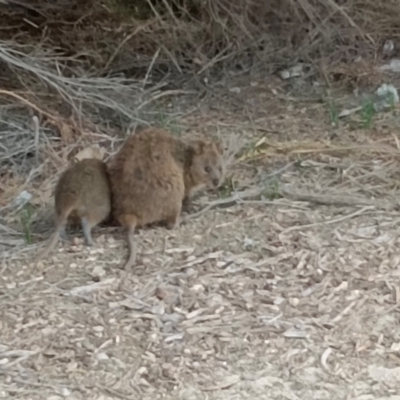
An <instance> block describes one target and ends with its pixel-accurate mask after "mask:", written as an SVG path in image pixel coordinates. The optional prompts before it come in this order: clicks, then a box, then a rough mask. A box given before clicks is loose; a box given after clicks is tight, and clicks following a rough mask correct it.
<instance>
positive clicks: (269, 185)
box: [262, 177, 282, 201]
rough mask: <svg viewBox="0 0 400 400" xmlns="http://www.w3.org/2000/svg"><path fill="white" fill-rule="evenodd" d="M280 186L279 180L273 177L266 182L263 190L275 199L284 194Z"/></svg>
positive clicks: (268, 196)
mask: <svg viewBox="0 0 400 400" xmlns="http://www.w3.org/2000/svg"><path fill="white" fill-rule="evenodd" d="M279 188H280V185H279V180H278V179H277V178H276V177H272V178H270V179H268V181H267V182H266V185H265V189H264V190H263V192H262V195H263V196H264V197H265V198H267V199H268V200H271V201H272V200H275V199H280V198H281V197H282V195H281V193H280V189H279Z"/></svg>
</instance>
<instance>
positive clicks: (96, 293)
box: [0, 110, 400, 400]
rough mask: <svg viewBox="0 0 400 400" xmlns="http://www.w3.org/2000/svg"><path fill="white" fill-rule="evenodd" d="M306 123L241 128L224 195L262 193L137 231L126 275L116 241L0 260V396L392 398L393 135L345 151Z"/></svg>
mask: <svg viewBox="0 0 400 400" xmlns="http://www.w3.org/2000/svg"><path fill="white" fill-rule="evenodd" d="M309 115H310V114H309V113H308V112H304V110H300V111H299V112H298V113H297V114H296V116H295V117H293V118H297V119H292V120H290V119H288V118H280V117H279V116H277V115H274V116H269V117H265V118H264V120H261V119H258V120H256V121H255V122H254V121H253V124H254V123H256V124H257V126H262V127H263V128H265V130H266V132H261V131H260V130H257V129H253V130H252V131H251V132H252V134H251V135H250V134H249V135H248V136H246V142H245V147H244V148H246V149H253V153H251V151H250V150H249V152H248V158H246V157H244V158H243V159H242V160H241V161H237V163H236V164H235V166H234V167H232V170H231V172H232V174H233V177H234V179H233V182H234V183H235V184H234V185H232V186H234V190H233V191H236V192H240V193H242V192H243V191H244V190H250V189H251V190H256V191H257V190H258V191H259V192H260V189H262V190H261V191H262V192H263V196H261V197H260V196H257V197H243V198H242V201H241V202H240V203H239V204H233V205H232V204H227V205H226V206H225V207H214V208H212V209H211V210H208V211H207V212H205V213H203V214H201V215H200V216H199V217H197V218H193V219H191V220H189V221H188V222H187V223H185V224H183V225H182V226H181V227H179V228H178V229H176V230H174V231H167V230H165V229H163V228H162V227H159V228H152V229H145V230H142V231H140V232H139V233H138V236H137V238H138V242H139V247H140V250H139V259H138V265H137V266H136V268H135V270H134V271H133V272H132V273H126V272H125V271H123V270H121V264H122V262H123V260H124V259H125V257H126V243H125V240H124V236H123V235H122V233H121V232H120V231H119V230H116V231H113V232H110V230H107V229H101V228H99V229H97V230H96V231H95V233H94V235H93V236H94V239H95V240H96V245H95V247H93V248H91V249H88V248H86V247H84V246H83V244H82V237H81V234H80V233H78V234H76V237H77V238H78V240H77V239H75V240H74V244H72V243H67V244H61V243H60V244H59V245H58V246H57V249H56V250H55V251H54V252H53V254H52V255H51V256H49V257H48V259H46V260H43V262H42V263H40V264H39V265H38V266H37V267H35V266H33V265H32V264H30V263H29V261H30V260H31V258H32V256H33V255H34V253H35V251H36V249H37V246H36V245H35V246H27V247H25V248H24V249H23V250H21V249H19V250H18V251H14V250H13V251H11V250H10V251H7V252H5V253H4V256H3V264H2V273H1V276H0V296H1V301H0V315H1V318H0V398H7V399H11V398H15V399H26V400H28V399H32V400H36V399H38V400H39V399H40V400H43V399H48V400H56V399H69V400H74V399H85V400H92V399H97V400H100V399H101V400H107V399H110V400H111V399H134V400H137V399H149V400H150V399H152V400H153V399H176V400H178V399H185V400H192V399H193V400H197V399H201V400H206V399H210V400H212V399H229V400H235V399H268V400H275V399H276V400H278V399H279V400H280V399H285V400H286V399H290V400H296V399H313V400H319V399H321V400H324V399H327V400H328V399H329V400H332V399H357V400H369V399H380V400H383V399H385V400H389V399H390V400H399V399H400V395H398V393H399V388H400V329H399V318H400V311H399V308H400V286H399V276H400V253H399V243H400V242H399V240H400V238H399V234H398V232H399V229H398V228H399V224H400V217H399V214H398V211H396V210H397V209H396V207H397V203H396V201H395V199H396V198H399V196H398V194H399V193H398V190H399V189H398V187H397V183H396V176H397V175H398V174H397V171H398V167H399V165H398V159H397V153H398V151H397V148H396V146H395V140H394V139H393V137H392V136H391V135H390V134H387V135H386V134H385V132H383V131H379V130H375V131H373V132H372V133H371V132H364V131H363V133H360V132H356V133H349V134H348V136H346V140H347V142H346V143H347V144H346V146H347V147H348V151H345V150H343V146H344V145H343V140H344V137H343V136H341V138H340V140H341V142H340V144H339V142H337V143H333V142H329V144H327V140H328V139H327V138H328V136H329V134H330V130H329V129H328V128H326V126H325V127H324V128H322V126H323V125H321V124H315V126H314V125H312V123H311V121H312V118H311V117H309ZM221 121H222V120H221V119H218V120H216V119H213V118H212V117H210V119H209V125H212V124H218V123H220V124H221V126H222V127H223V124H225V128H221V129H222V135H229V132H231V131H232V129H230V128H229V127H226V125H227V123H226V122H221ZM192 123H193V121H192ZM224 129H225V130H224ZM289 129H290V130H291V131H292V132H293V135H292V136H291V140H290V141H288V140H287V137H286V134H285V135H282V136H279V138H278V139H277V136H276V132H279V130H282V132H283V131H284V132H286V133H288V130H289ZM236 131H238V132H239V131H240V132H243V126H241V127H238V128H237V129H236ZM289 133H290V132H289ZM352 135H358V136H357V139H354V136H352ZM339 136H340V135H339ZM262 138H264V140H265V141H266V142H268V143H274V145H273V146H272V145H271V146H266V147H263V146H262V145H261V144H259V145H257V142H259V141H260V140H261V139H262ZM293 138H295V139H293ZM317 139H318V140H319V142H318V140H317ZM300 140H302V141H303V142H300ZM382 140H383V142H382ZM385 140H386V142H385ZM356 141H359V142H360V143H363V146H365V147H364V148H363V147H362V146H361V145H360V146H359V150H358V151H357V152H354V151H350V150H351V149H350V147H351V145H353V146H354V144H355V142H356ZM318 143H319V144H318ZM382 143H383V144H382ZM383 145H385V147H383ZM246 146H247V147H246ZM324 146H325V147H324ZM340 146H341V147H342V150H337V149H338V148H339V147H340ZM346 146H345V147H346ZM379 146H381V147H379ZM322 148H326V151H325V150H323V149H322ZM334 148H335V149H336V150H335V151H333V150H334ZM315 149H316V150H315ZM329 149H330V150H329ZM353 150H354V148H353ZM341 151H342V152H341ZM296 160H297V163H295V164H291V162H292V161H296ZM285 166H286V167H287V168H284V167H285ZM282 167H283V168H282ZM274 171H281V172H280V173H278V174H276V175H274V176H272V177H271V174H273V173H274ZM233 191H232V190H231V192H230V193H228V194H227V195H226V196H227V197H229V196H232V195H233V194H234V193H233ZM285 191H286V192H285ZM282 192H285V193H289V192H290V193H291V195H287V196H285V197H284V198H279V196H278V194H279V193H282ZM299 193H302V196H303V198H300V197H301V196H300V195H299ZM304 193H308V196H309V197H308V198H305V197H307V196H305V195H304ZM310 194H313V195H314V197H313V198H311V197H310ZM213 196H214V197H213ZM299 196H300V197H299ZM304 196H305V197H304ZM215 199H216V197H215V195H213V194H204V195H203V196H201V197H200V198H199V199H198V201H197V207H198V208H199V209H201V208H202V207H204V206H205V205H206V203H207V202H208V201H212V200H215ZM307 200H308V201H307ZM49 234H50V231H48V232H47V235H49ZM45 236H46V235H45Z"/></svg>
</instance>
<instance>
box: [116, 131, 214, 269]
mask: <svg viewBox="0 0 400 400" xmlns="http://www.w3.org/2000/svg"><path fill="white" fill-rule="evenodd" d="M221 159H222V157H221V154H220V149H219V148H218V146H217V145H216V144H215V143H208V142H205V141H195V142H193V143H185V142H183V141H182V140H179V139H176V138H174V137H173V136H171V135H170V134H169V133H168V132H166V131H164V130H162V129H156V128H148V129H144V130H141V131H140V132H136V133H135V134H134V135H132V136H131V137H129V138H128V139H127V140H126V142H125V143H124V145H123V146H122V148H121V149H120V150H119V152H118V153H117V154H116V155H115V157H114V159H113V160H112V162H111V163H110V167H109V173H110V182H111V190H112V198H113V212H114V217H115V218H116V220H117V221H118V222H119V223H120V224H121V225H122V226H124V227H125V228H126V229H127V232H128V245H129V258H128V261H127V262H126V264H125V269H130V268H131V267H132V266H133V264H134V263H135V260H136V247H135V243H134V237H133V235H134V231H135V228H136V227H139V226H143V225H147V224H151V223H155V222H162V221H164V222H166V223H167V228H168V229H172V228H174V227H175V226H176V225H177V224H178V222H179V216H180V214H181V209H182V202H183V200H184V199H187V200H188V201H189V200H190V198H191V197H192V196H193V194H194V193H195V192H196V191H197V190H199V189H200V188H202V187H204V186H207V187H210V188H211V187H212V188H215V187H216V186H218V185H219V184H220V180H221V175H222V167H221ZM205 169H206V170H207V172H206V170H205Z"/></svg>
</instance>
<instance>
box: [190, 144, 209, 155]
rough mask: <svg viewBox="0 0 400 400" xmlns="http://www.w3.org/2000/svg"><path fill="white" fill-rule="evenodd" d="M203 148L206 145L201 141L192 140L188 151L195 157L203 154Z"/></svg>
mask: <svg viewBox="0 0 400 400" xmlns="http://www.w3.org/2000/svg"><path fill="white" fill-rule="evenodd" d="M205 147H206V143H205V142H204V141H203V140H194V141H193V142H191V143H190V145H189V149H190V150H191V151H192V152H193V154H196V155H201V154H203V153H204V149H205Z"/></svg>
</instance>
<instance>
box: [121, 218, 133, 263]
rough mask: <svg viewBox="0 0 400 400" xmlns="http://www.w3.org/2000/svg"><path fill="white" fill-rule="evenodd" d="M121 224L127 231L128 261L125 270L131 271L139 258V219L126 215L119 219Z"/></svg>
mask: <svg viewBox="0 0 400 400" xmlns="http://www.w3.org/2000/svg"><path fill="white" fill-rule="evenodd" d="M119 222H120V224H121V225H122V226H124V227H125V228H126V230H127V235H126V236H127V242H128V260H127V261H126V262H125V265H124V269H125V271H130V270H132V267H133V265H134V264H135V262H136V256H137V244H136V241H135V229H136V225H137V218H136V216H135V215H133V214H125V215H123V216H122V217H120V218H119Z"/></svg>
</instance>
